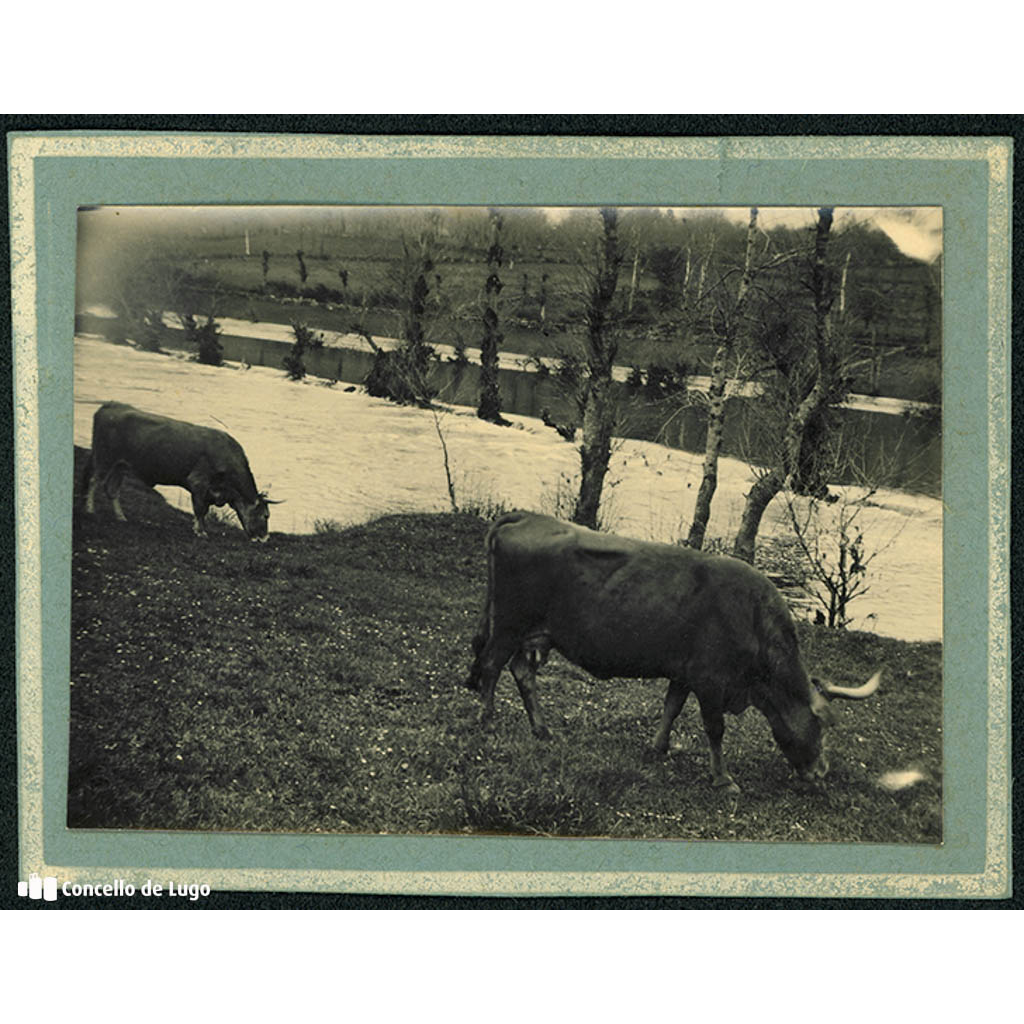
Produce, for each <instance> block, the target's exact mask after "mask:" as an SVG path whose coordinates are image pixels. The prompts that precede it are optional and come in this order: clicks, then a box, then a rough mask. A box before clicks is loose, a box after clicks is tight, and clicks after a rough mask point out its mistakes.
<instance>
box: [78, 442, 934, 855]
mask: <svg viewBox="0 0 1024 1024" xmlns="http://www.w3.org/2000/svg"><path fill="white" fill-rule="evenodd" d="M83 456H84V453H83V452H82V451H81V450H76V461H77V462H78V464H79V466H81V462H82V458H83ZM122 504H123V505H124V508H125V512H126V514H127V515H128V516H129V519H130V521H129V522H128V523H118V522H116V521H114V520H113V518H112V516H111V514H110V509H109V506H108V504H107V503H106V501H105V500H103V499H100V501H99V502H98V503H97V514H96V515H95V516H91V517H90V516H85V515H84V514H82V513H81V512H80V511H78V502H77V500H76V520H75V528H74V536H73V562H72V586H73V603H72V671H71V679H72V683H71V685H72V690H71V748H70V764H71V769H70V779H69V797H68V824H69V825H70V826H71V827H89V828H113V827H120V828H149V829H189V830H204V829H217V830H260V831H264V830H286V831H297V832H317V831H320V832H368V833H376V832H398V833H424V832H459V833H465V832H470V833H472V832H498V833H543V834H553V835H605V836H616V837H678V838H688V839H743V840H787V841H808V840H828V841H841V842H848V841H862V840H863V841H869V840H870V841H881V842H912V843H935V842H938V841H939V840H940V838H941V676H940V663H941V649H940V646H939V645H937V644H909V643H901V642H898V641H892V640H885V639H881V638H877V637H873V636H869V635H866V634H843V633H839V632H830V631H827V630H824V629H822V628H820V627H813V626H806V627H802V628H801V633H802V639H803V644H804V651H805V656H806V660H807V661H808V663H809V666H810V667H811V668H812V670H813V671H815V672H817V673H819V674H822V675H827V676H828V677H829V678H831V679H832V680H833V681H835V682H837V683H853V682H860V681H862V680H863V679H865V678H867V676H868V674H869V673H870V672H871V671H873V670H874V668H876V667H877V666H878V665H880V664H883V663H884V664H885V665H887V667H888V669H889V674H888V678H887V681H886V684H885V686H884V688H883V690H882V691H881V692H880V693H879V694H878V695H877V696H876V697H875V698H874V699H872V700H871V701H867V702H864V703H862V704H856V705H853V704H850V705H844V706H840V707H839V708H838V711H839V715H838V717H839V719H840V723H839V725H838V726H837V728H836V729H835V730H834V731H833V735H832V738H831V742H830V746H829V749H830V755H831V760H832V763H833V769H832V773H831V775H830V777H829V780H828V786H827V787H825V788H821V789H810V788H806V787H803V786H801V785H800V784H799V783H797V782H796V781H795V778H794V776H793V775H792V774H791V772H790V770H789V768H788V765H787V764H786V762H785V761H784V759H783V757H782V755H781V754H780V753H779V751H778V750H777V748H776V747H775V744H774V741H773V740H772V738H771V735H770V732H769V729H768V726H767V723H766V722H765V720H764V719H763V718H762V717H761V716H760V715H759V714H758V713H757V712H756V711H754V710H753V709H750V710H748V711H747V712H746V713H745V714H744V715H743V716H741V717H740V718H738V719H733V718H727V729H726V738H725V752H726V757H727V760H728V762H729V764H730V767H731V769H732V772H733V775H734V777H735V778H736V781H737V782H738V783H739V785H740V786H741V787H742V789H743V792H742V794H741V795H740V797H739V798H738V799H733V798H730V797H726V796H723V795H721V794H720V793H717V792H714V791H713V790H712V789H711V787H710V784H709V773H708V768H707V753H706V750H705V745H704V743H703V739H702V735H703V734H702V729H701V727H700V719H699V715H698V713H697V707H696V704H689V705H687V707H686V708H685V709H684V711H683V713H682V715H681V716H680V718H679V720H678V722H677V724H676V729H675V733H674V741H675V743H676V744H677V747H676V748H675V749H673V750H672V751H671V752H670V754H669V756H668V757H667V758H665V759H663V760H660V761H657V762H656V763H648V762H647V761H645V758H644V751H645V745H646V744H647V743H648V742H649V741H650V739H651V738H652V736H653V734H654V731H655V729H656V726H657V721H658V717H659V715H660V711H661V702H662V698H663V696H664V684H663V683H662V682H661V681H657V682H654V681H639V680H615V681H610V682H608V681H606V682H602V681H597V680H594V679H592V678H590V677H589V676H587V675H586V674H585V673H583V672H582V671H580V670H578V669H576V668H575V667H573V666H571V665H568V664H567V663H565V662H564V661H561V660H559V659H558V658H557V657H553V658H552V661H551V662H550V663H549V665H548V667H547V668H546V669H545V670H544V671H543V672H542V675H541V680H540V692H541V700H542V702H543V703H544V705H545V707H546V709H547V711H548V717H549V720H550V722H551V724H552V727H553V730H554V731H555V733H556V736H555V739H554V740H553V741H551V742H550V743H547V744H544V743H540V742H538V741H536V740H535V739H534V738H533V737H532V735H531V734H530V732H529V728H528V723H527V720H526V715H525V713H524V711H523V709H522V706H521V704H520V702H519V697H518V693H517V692H516V690H515V686H514V684H513V683H512V681H511V679H510V677H509V676H507V675H505V676H503V677H502V679H501V681H500V682H499V684H498V697H499V699H498V702H497V714H496V721H495V724H494V726H493V728H492V729H490V730H488V731H484V730H481V729H480V727H479V726H478V724H477V718H478V711H479V708H478V703H477V698H476V696H475V695H474V694H472V693H470V692H469V691H467V690H465V689H464V688H463V687H462V685H461V683H462V680H463V679H464V678H465V675H466V669H467V667H468V661H469V654H470V638H471V636H472V634H473V630H474V626H475V623H476V619H477V616H478V613H479V610H480V606H481V603H482V600H483V595H484V588H485V566H484V559H483V553H482V544H483V536H484V532H485V530H486V525H487V524H486V523H484V522H483V521H481V520H479V519H477V518H475V517H472V516H454V515H415V516H394V517H388V518H384V519H381V520H378V521H376V522H373V523H369V524H367V525H363V526H357V527H352V528H350V529H346V530H339V531H334V530H332V531H328V532H324V533H321V534H318V535H314V536H289V535H274V534H272V536H271V539H270V541H269V542H268V543H267V544H265V545H253V544H250V543H249V542H248V541H246V540H245V538H244V536H243V534H242V533H241V531H240V530H238V529H237V528H236V527H235V526H234V525H233V524H232V525H228V524H227V523H224V524H221V525H220V526H219V527H216V526H215V527H214V529H212V530H211V537H210V539H209V540H206V541H203V540H200V539H197V538H195V537H194V536H193V534H192V531H191V524H190V519H189V517H188V516H186V515H184V514H183V513H181V512H178V511H175V510H174V509H172V508H171V507H170V506H168V505H166V504H165V503H164V502H163V500H162V499H161V498H160V497H159V496H158V495H157V494H155V492H152V491H149V490H147V489H145V488H142V487H141V485H133V484H132V483H131V482H128V483H127V484H126V486H125V488H124V492H123V494H122ZM273 525H274V524H273V517H272V519H271V528H273ZM907 768H917V769H920V770H921V771H922V772H923V773H924V775H925V777H926V778H925V781H924V782H921V783H919V784H918V785H916V786H911V787H909V788H906V789H903V790H900V791H897V792H888V791H886V790H884V789H882V788H880V787H879V786H878V784H877V779H878V777H879V776H880V775H881V774H882V773H884V772H887V771H893V770H903V769H907Z"/></svg>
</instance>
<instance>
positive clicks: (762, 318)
mask: <svg viewBox="0 0 1024 1024" xmlns="http://www.w3.org/2000/svg"><path fill="white" fill-rule="evenodd" d="M621 223H622V222H621V218H620V214H619V211H618V210H616V209H614V208H606V209H602V210H601V211H600V217H599V223H598V224H593V223H592V225H591V228H592V229H591V232H590V236H589V237H588V238H587V239H586V240H585V242H584V243H583V244H582V245H581V251H580V254H579V286H578V287H579V290H578V300H579V320H580V325H581V331H580V334H579V336H578V337H577V339H576V344H575V349H574V351H571V352H563V353H561V354H560V355H559V356H558V358H557V360H556V362H557V364H558V368H559V370H561V371H562V372H560V373H559V372H557V371H556V375H557V378H558V380H559V381H560V382H562V384H563V387H564V389H565V392H566V397H567V398H568V399H569V401H568V403H567V405H568V407H569V408H570V409H572V410H574V411H575V414H576V416H577V419H576V421H575V422H574V423H571V424H569V426H568V429H566V426H565V425H564V424H562V425H558V426H559V427H560V430H561V432H562V433H563V436H567V437H570V438H572V439H573V440H574V442H578V451H579V459H580V471H579V488H578V492H577V494H576V496H575V501H574V503H573V507H572V518H573V520H574V521H576V522H578V523H581V524H583V525H586V526H590V527H597V526H598V525H599V521H600V508H601V496H602V493H603V490H604V485H605V479H606V476H607V473H608V467H609V462H610V457H611V453H612V445H613V438H614V437H615V435H616V429H617V427H619V426H621V418H622V416H623V415H625V414H626V412H627V410H626V409H624V407H623V403H622V398H621V389H620V388H618V387H616V385H615V384H614V381H613V370H614V367H615V365H616V356H617V353H618V349H619V340H620V338H621V337H622V336H623V332H624V331H626V330H628V329H629V326H628V314H629V308H628V306H629V304H628V294H627V295H625V296H623V295H622V294H621V292H622V290H623V288H624V287H628V285H627V283H626V282H627V281H629V280H631V278H632V270H631V267H630V252H629V239H628V238H624V237H623V233H622V230H621ZM504 228H505V218H504V215H503V214H502V213H501V212H499V211H497V210H492V211H490V214H489V219H488V232H489V235H488V244H487V246H486V248H485V250H484V253H485V258H484V259H483V260H482V262H481V269H480V275H481V288H480V300H479V308H478V310H477V313H478V324H479V328H478V330H479V333H478V338H477V339H476V340H477V342H478V344H479V347H480V351H481V374H480V381H481V384H480V395H479V407H478V415H479V416H480V417H481V418H483V419H486V420H489V421H491V422H494V423H501V422H503V420H502V417H501V410H500V392H499V388H498V377H497V367H498V352H499V349H500V345H501V341H502V331H501V324H502V305H503V304H502V298H501V294H502V291H503V288H504V284H503V280H502V275H503V271H504V270H505V258H504V247H503V231H504ZM595 228H596V230H595ZM437 229H438V221H437V220H436V219H435V220H430V219H427V220H426V221H424V222H422V223H421V224H420V226H419V230H418V231H417V233H416V234H415V235H414V236H412V237H411V238H407V239H406V241H405V242H404V243H403V250H402V251H403V259H402V260H401V262H400V263H399V264H398V265H396V267H395V282H396V284H397V285H398V286H399V288H400V291H401V293H402V294H404V295H406V296H407V301H406V303H405V307H404V313H403V327H402V331H403V339H402V345H401V347H400V348H399V349H398V350H397V351H385V350H383V349H381V348H379V347H378V346H376V345H375V346H374V347H375V349H376V355H377V362H376V365H375V368H374V371H373V372H372V373H371V375H370V378H369V379H368V381H367V384H368V388H369V389H370V391H371V393H373V394H378V395H385V396H387V397H390V398H393V399H395V400H397V401H406V402H408V401H415V402H418V403H419V404H421V405H425V406H428V405H430V403H431V401H432V400H433V399H434V398H435V397H436V392H435V391H433V390H431V387H430V380H431V376H430V372H429V368H430V360H431V358H432V354H433V353H432V349H431V346H430V337H429V334H430V331H429V319H430V314H431V312H432V311H433V312H436V311H437V310H438V308H439V307H440V304H441V298H442V291H443V290H442V287H441V286H442V281H441V278H440V276H439V274H438V273H437V267H438V259H437V253H438V248H439V246H440V245H441V238H440V236H439V232H438V230H437ZM743 239H744V244H743V248H742V250H740V251H738V252H736V251H734V252H732V253H731V254H730V253H723V254H721V255H720V258H719V259H718V260H716V261H715V262H714V263H713V264H712V265H713V268H714V269H713V272H708V271H707V270H706V271H705V273H704V274H703V280H702V282H701V291H700V292H699V293H698V294H697V295H696V297H695V299H694V301H693V302H692V303H691V304H689V305H688V306H687V307H685V308H682V309H675V310H671V311H669V312H668V313H667V314H666V316H665V317H664V319H663V323H662V329H663V330H665V331H666V332H668V333H671V332H673V331H675V332H677V333H679V334H680V335H683V334H685V333H686V332H687V330H688V328H689V327H692V323H689V324H688V323H687V322H686V321H687V319H689V320H690V321H692V320H693V319H696V318H699V319H700V320H701V321H702V323H703V324H705V325H706V327H707V329H709V330H710V332H711V335H712V337H713V339H714V342H715V350H714V358H713V362H712V366H711V374H710V384H709V386H708V388H707V390H706V393H702V392H700V391H696V390H694V389H690V390H689V391H684V392H683V394H684V395H685V398H686V400H689V401H698V400H699V401H703V402H704V403H705V404H706V409H707V436H706V443H705V452H704V463H703V475H702V481H701V485H700V489H699V492H698V495H697V501H696V507H695V511H694V515H693V520H692V522H691V525H690V529H689V533H688V537H687V543H688V544H690V545H691V546H693V547H697V548H700V547H702V546H703V544H704V540H705V536H706V531H707V524H708V521H709V519H710V514H711V506H712V502H713V499H714V495H715V491H716V488H717V482H718V461H719V455H720V451H721V445H722V436H723V432H724V427H725V417H726V414H727V408H728V405H727V398H728V395H729V389H730V387H732V388H735V387H736V385H737V384H739V385H742V386H753V387H754V388H756V390H757V391H758V393H759V396H760V397H759V399H758V409H759V411H760V415H759V417H758V421H759V424H760V429H761V430H762V431H763V432H764V434H765V436H766V437H771V438H774V439H775V443H774V444H773V445H772V446H770V450H771V451H772V453H773V455H772V458H771V459H769V460H768V464H766V465H764V466H761V467H758V468H757V471H756V472H757V478H756V481H755V483H754V485H753V487H752V488H751V490H750V492H749V493H748V494H747V496H746V501H745V506H744V511H743V516H742V520H741V523H740V526H739V529H738V531H737V533H736V536H735V538H734V540H733V545H732V551H733V553H734V554H735V555H736V556H737V557H740V558H743V559H745V560H746V561H753V558H754V551H755V544H756V538H757V535H758V531H759V528H760V524H761V521H762V518H763V516H764V513H765V510H766V508H767V507H768V505H769V503H770V502H771V501H772V499H773V498H775V497H776V495H778V494H779V493H780V492H783V491H785V492H787V493H788V494H805V495H810V496H814V497H817V498H822V497H824V496H825V495H826V494H827V489H826V485H827V479H824V477H825V475H826V474H825V473H824V470H823V466H824V465H825V462H826V461H827V459H826V455H827V453H828V451H829V449H830V444H831V443H832V442H831V441H830V436H831V435H830V431H831V428H832V427H833V410H834V409H835V407H836V406H837V405H838V404H839V403H841V402H842V401H843V399H844V398H845V397H846V395H847V393H848V389H849V381H850V378H849V372H848V362H849V354H850V349H849V344H848V340H849V339H848V338H847V337H846V335H845V333H844V330H845V326H846V324H845V322H844V314H845V310H846V308H847V305H848V299H847V294H846V282H847V278H848V271H849V256H848V252H849V250H847V251H846V252H845V253H841V260H840V262H837V261H836V259H835V258H833V256H832V253H831V249H832V247H833V210H832V209H831V208H830V207H822V208H821V209H820V210H819V211H818V213H817V219H816V222H815V225H814V229H813V231H812V232H810V233H809V237H808V233H804V234H803V235H801V234H799V233H791V234H788V235H786V236H785V240H786V241H787V242H789V243H790V245H789V246H788V247H785V248H783V247H780V246H779V244H778V241H779V235H778V234H777V233H773V234H772V235H769V234H767V233H765V232H763V231H761V230H760V229H759V226H758V210H757V209H756V208H753V209H751V210H750V213H749V220H748V223H747V226H746V230H745V232H744V235H743ZM685 258H686V256H685V254H682V256H681V260H685ZM634 262H635V261H634ZM627 275H629V276H627ZM624 299H625V301H623V300H624ZM363 333H364V336H366V337H368V338H369V337H370V336H369V334H368V333H367V332H366V331H365V330H364V331H363ZM370 341H371V344H372V343H373V342H372V338H370ZM552 425H553V426H554V425H556V424H554V423H552Z"/></svg>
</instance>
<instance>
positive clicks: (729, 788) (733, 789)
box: [711, 775, 740, 796]
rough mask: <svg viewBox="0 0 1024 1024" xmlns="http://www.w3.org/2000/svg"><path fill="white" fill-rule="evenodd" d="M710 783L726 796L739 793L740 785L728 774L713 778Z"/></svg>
mask: <svg viewBox="0 0 1024 1024" xmlns="http://www.w3.org/2000/svg"><path fill="white" fill-rule="evenodd" d="M711 785H712V786H714V788H715V789H716V790H718V792H719V793H725V794H726V795H728V796H739V795H740V787H739V786H737V785H736V783H735V782H733V781H732V779H730V778H729V776H728V775H726V776H725V777H724V778H721V779H715V780H714V782H712V783H711Z"/></svg>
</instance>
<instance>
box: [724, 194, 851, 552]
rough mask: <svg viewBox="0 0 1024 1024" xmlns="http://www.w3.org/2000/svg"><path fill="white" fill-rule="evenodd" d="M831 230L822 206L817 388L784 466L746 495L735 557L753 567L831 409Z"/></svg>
mask: <svg viewBox="0 0 1024 1024" xmlns="http://www.w3.org/2000/svg"><path fill="white" fill-rule="evenodd" d="M831 228H832V208H831V207H829V206H823V207H822V208H821V209H820V210H818V224H817V230H816V234H815V240H814V261H813V263H812V266H811V292H812V294H813V296H814V365H813V376H814V385H813V386H812V387H811V389H810V391H808V393H807V395H806V396H805V397H804V399H803V401H802V402H800V404H799V406H798V407H797V408H796V409H795V410H794V411H793V413H792V415H791V416H790V417H789V422H788V423H787V424H786V431H785V438H784V444H783V452H782V465H781V466H775V467H773V468H772V470H771V471H770V472H769V473H767V474H766V475H765V476H763V477H761V478H760V479H759V480H758V481H757V483H755V484H754V486H753V487H752V488H751V489H750V491H749V493H748V494H747V500H746V504H745V506H744V509H743V518H742V520H741V522H740V528H739V530H738V532H737V534H736V539H735V541H734V542H733V554H734V555H736V557H737V558H742V559H743V560H744V561H745V562H750V563H753V561H754V545H755V543H756V541H757V532H758V530H759V529H760V526H761V518H762V517H763V516H764V511H765V509H766V508H767V507H768V503H769V502H770V501H771V500H772V498H774V497H775V495H776V494H778V493H779V491H780V490H782V489H783V488H785V489H787V490H791V489H792V488H793V486H794V484H795V483H796V482H797V481H798V477H799V473H800V455H801V451H802V450H803V446H804V439H805V435H806V431H807V424H808V423H809V422H810V421H811V417H812V416H813V415H814V414H815V413H816V412H819V411H821V410H823V409H824V408H825V407H826V406H827V405H828V400H829V394H828V388H827V387H826V381H825V374H826V368H827V367H829V366H830V353H829V341H830V324H829V313H830V310H831V308H832V300H833V298H834V296H833V293H832V289H831V287H830V283H829V277H828V270H827V267H826V265H825V254H826V252H827V249H828V239H829V232H830V230H831Z"/></svg>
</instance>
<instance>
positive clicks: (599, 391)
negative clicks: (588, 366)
mask: <svg viewBox="0 0 1024 1024" xmlns="http://www.w3.org/2000/svg"><path fill="white" fill-rule="evenodd" d="M610 390H611V389H610V387H609V384H608V382H606V381H594V382H592V384H591V386H590V388H589V390H588V394H587V402H586V408H585V411H584V414H583V443H582V444H581V445H580V471H581V472H580V493H579V498H578V499H577V501H576V514H575V515H574V516H573V519H574V521H575V522H577V523H580V524H581V525H582V526H589V527H590V528H591V529H592V530H596V529H597V522H598V512H599V510H600V507H601V492H602V490H603V488H604V478H605V476H606V475H607V474H608V463H609V461H610V459H611V454H612V428H613V426H614V422H615V410H614V408H613V406H612V399H611V394H610Z"/></svg>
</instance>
